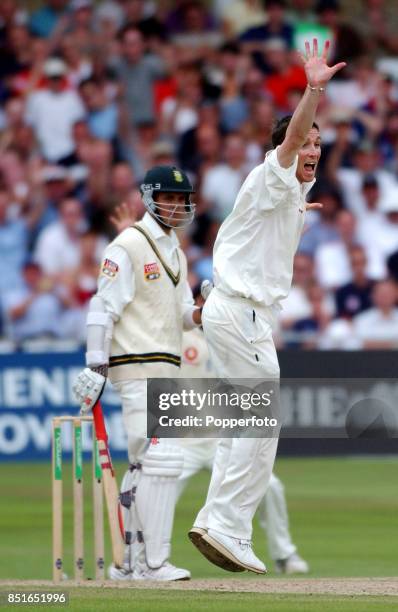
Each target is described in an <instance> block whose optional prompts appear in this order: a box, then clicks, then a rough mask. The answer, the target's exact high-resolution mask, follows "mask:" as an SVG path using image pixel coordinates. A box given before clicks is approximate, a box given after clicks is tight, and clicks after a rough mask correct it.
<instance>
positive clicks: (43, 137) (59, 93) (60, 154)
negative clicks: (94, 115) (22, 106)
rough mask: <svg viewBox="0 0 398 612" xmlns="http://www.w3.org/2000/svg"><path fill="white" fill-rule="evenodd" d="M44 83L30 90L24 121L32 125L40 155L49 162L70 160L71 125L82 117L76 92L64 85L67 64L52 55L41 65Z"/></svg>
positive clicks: (72, 146) (64, 162)
mask: <svg viewBox="0 0 398 612" xmlns="http://www.w3.org/2000/svg"><path fill="white" fill-rule="evenodd" d="M44 75H45V77H46V86H45V87H44V88H43V89H40V90H38V91H35V92H33V93H31V94H30V95H29V97H28V99H27V104H26V121H27V123H28V124H29V125H31V126H32V128H33V130H34V132H35V134H36V138H37V140H38V142H39V146H40V150H41V153H42V155H43V157H44V158H45V159H46V160H47V161H49V162H52V163H60V164H65V165H68V164H70V163H72V161H71V160H72V158H73V153H74V142H73V138H72V127H73V124H74V123H75V122H76V121H78V120H79V119H81V118H82V117H83V116H84V107H83V104H82V102H81V100H80V98H79V96H78V95H77V93H76V92H75V91H72V90H68V89H66V88H65V75H66V65H65V63H64V62H63V61H62V60H61V59H59V58H57V57H51V58H49V59H48V60H47V61H46V62H45V64H44Z"/></svg>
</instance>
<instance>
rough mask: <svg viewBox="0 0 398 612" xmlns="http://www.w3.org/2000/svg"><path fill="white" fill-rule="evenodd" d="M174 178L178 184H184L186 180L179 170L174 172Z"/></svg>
mask: <svg viewBox="0 0 398 612" xmlns="http://www.w3.org/2000/svg"><path fill="white" fill-rule="evenodd" d="M173 176H174V180H175V182H176V183H182V182H183V180H184V179H183V176H182V174H181V172H180V171H179V170H173Z"/></svg>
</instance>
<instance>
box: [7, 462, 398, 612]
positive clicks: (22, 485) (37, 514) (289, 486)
mask: <svg viewBox="0 0 398 612" xmlns="http://www.w3.org/2000/svg"><path fill="white" fill-rule="evenodd" d="M397 467H398V460H397V459H389V458H360V459H348V458H347V459H345V458H339V459H336V458H324V459H279V460H278V461H277V465H276V472H277V474H278V475H279V477H280V478H281V479H282V481H283V482H284V484H285V487H286V494H287V499H288V507H289V514H290V523H291V531H292V534H293V539H294V541H295V543H296V544H297V546H298V549H299V551H300V553H301V554H302V556H303V557H305V558H306V559H307V560H308V562H309V563H310V566H311V574H310V576H311V577H317V576H319V577H322V576H324V577H333V576H341V577H349V576H352V577H353V576H364V577H366V576H373V577H377V576H380V577H381V576H394V575H396V574H397V542H398V520H397V516H398V512H397V511H398V488H397ZM90 469H91V466H88V465H87V466H86V467H85V479H86V482H85V487H86V494H87V496H86V500H87V502H86V506H85V527H86V537H85V547H86V571H87V575H88V576H93V567H92V547H93V541H92V524H91V496H90V493H91V478H90V471H89V470H90ZM116 469H117V473H118V476H119V477H120V476H121V474H122V473H123V469H124V466H123V465H122V464H119V465H117V466H116ZM65 471H66V472H67V479H66V482H65V487H64V489H65V514H64V542H65V559H66V561H65V566H66V567H65V571H66V572H67V573H68V574H69V575H70V576H71V577H72V575H73V573H72V499H71V498H72V491H71V486H70V484H71V478H70V473H71V469H70V467H69V466H67V469H66V470H65ZM208 480H209V473H208V472H201V473H200V474H198V475H197V476H196V477H195V478H194V479H192V480H191V482H190V483H189V485H188V487H187V489H186V490H185V492H184V494H183V497H182V498H181V500H180V503H179V504H178V506H177V510H176V517H175V527H174V534H173V555H172V561H173V562H174V563H175V564H177V565H181V566H182V567H187V568H188V569H190V570H191V572H192V576H193V577H194V578H207V577H209V578H210V577H212V578H222V579H228V580H231V581H233V580H234V578H235V577H234V575H233V574H228V573H226V572H223V571H222V570H220V569H218V568H217V567H215V566H213V565H211V564H209V563H208V562H207V561H206V560H205V559H204V558H203V557H202V556H201V555H200V554H199V553H198V551H196V549H195V548H194V547H192V545H191V544H190V542H189V541H188V539H187V535H186V534H187V531H188V529H189V528H190V526H191V525H192V522H193V520H194V518H195V515H196V513H197V511H198V509H199V508H200V506H201V504H202V503H203V501H204V498H205V494H206V488H207V484H208ZM0 485H1V491H2V494H1V495H0V534H1V552H2V554H1V555H0V579H3V580H4V579H39V580H40V579H49V578H51V482H50V467H49V465H45V464H32V465H26V464H3V465H2V467H1V475H0ZM254 542H255V550H256V552H257V554H258V555H259V556H260V558H262V559H264V560H265V561H266V562H267V561H268V563H269V569H270V570H272V563H271V562H270V560H269V559H268V558H267V551H266V542H265V538H264V534H263V532H262V531H261V529H260V528H259V527H258V525H257V523H256V524H255V531H254ZM107 549H108V551H109V543H107ZM109 559H110V557H109V554H108V556H107V560H108V561H109ZM271 575H272V574H271ZM251 577H252V576H251V575H250V574H239V579H242V578H247V579H248V580H250V579H251ZM70 594H71V604H70V606H68V609H70V610H75V609H76V610H79V611H84V610H93V609H96V610H99V611H101V610H105V609H106V610H108V609H110V607H111V608H112V610H113V611H116V610H124V609H129V610H130V609H131V610H139V612H141V611H145V610H153V609H154V608H155V607H156V609H157V610H159V611H162V610H165V611H166V610H167V611H168V610H170V611H173V612H174V611H179V610H181V611H183V610H184V611H185V610H210V611H212V610H217V611H218V610H221V609H223V610H224V609H227V610H231V611H233V612H235V611H240V610H242V611H243V610H247V609H248V606H250V612H255V611H257V610H263V609H264V610H270V611H271V612H274V611H275V612H279V611H289V612H293V611H295V610H300V611H305V612H307V611H308V612H311V611H312V610H314V612H315V611H316V612H318V611H319V610H322V612H327V611H329V610H330V611H332V610H333V612H334V611H335V610H339V611H345V610H347V612H348V611H351V610H353V611H354V610H355V612H366V611H367V610H387V609H388V610H398V598H395V599H394V598H388V597H366V598H365V597H340V596H336V597H331V596H316V595H312V596H304V595H287V594H286V595H268V594H253V593H220V592H211V593H210V592H208V591H201V592H196V591H195V592H192V591H189V592H188V591H187V592H185V591H184V592H181V591H177V592H176V591H173V592H171V591H169V590H164V591H163V590H156V591H146V590H136V589H134V590H130V589H127V590H124V589H118V590H115V589H112V590H110V589H106V590H98V589H96V588H90V589H82V588H74V589H70ZM110 602H111V603H110ZM24 609H30V608H29V607H28V606H24ZM32 609H33V608H32ZM35 609H36V610H37V609H39V608H38V607H37V606H36V607H35Z"/></svg>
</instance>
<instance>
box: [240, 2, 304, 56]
mask: <svg viewBox="0 0 398 612" xmlns="http://www.w3.org/2000/svg"><path fill="white" fill-rule="evenodd" d="M265 10H266V20H265V22H264V23H262V24H261V25H259V26H255V27H252V28H249V29H248V30H246V31H245V32H243V34H241V36H240V37H239V40H240V42H242V43H244V48H245V49H246V50H247V51H248V50H250V51H254V50H259V49H261V48H262V45H263V43H265V42H267V40H269V39H270V38H281V39H282V40H284V41H285V43H286V46H287V48H288V49H291V48H292V47H293V27H292V25H291V24H290V23H289V22H288V20H287V17H286V2H285V0H267V1H266V2H265Z"/></svg>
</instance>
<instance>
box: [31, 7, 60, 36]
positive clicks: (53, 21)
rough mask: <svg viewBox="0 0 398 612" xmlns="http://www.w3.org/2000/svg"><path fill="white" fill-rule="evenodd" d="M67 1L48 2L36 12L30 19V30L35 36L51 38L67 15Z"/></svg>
mask: <svg viewBox="0 0 398 612" xmlns="http://www.w3.org/2000/svg"><path fill="white" fill-rule="evenodd" d="M67 4H68V2H67V0H47V2H46V4H45V5H44V6H42V7H41V8H39V9H37V11H35V12H34V13H33V14H32V16H31V19H30V29H31V32H32V33H33V34H35V36H40V37H41V38H49V37H50V36H51V34H53V32H54V28H55V27H56V25H57V24H58V21H59V19H60V18H61V17H62V16H63V15H65V14H66V6H67Z"/></svg>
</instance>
